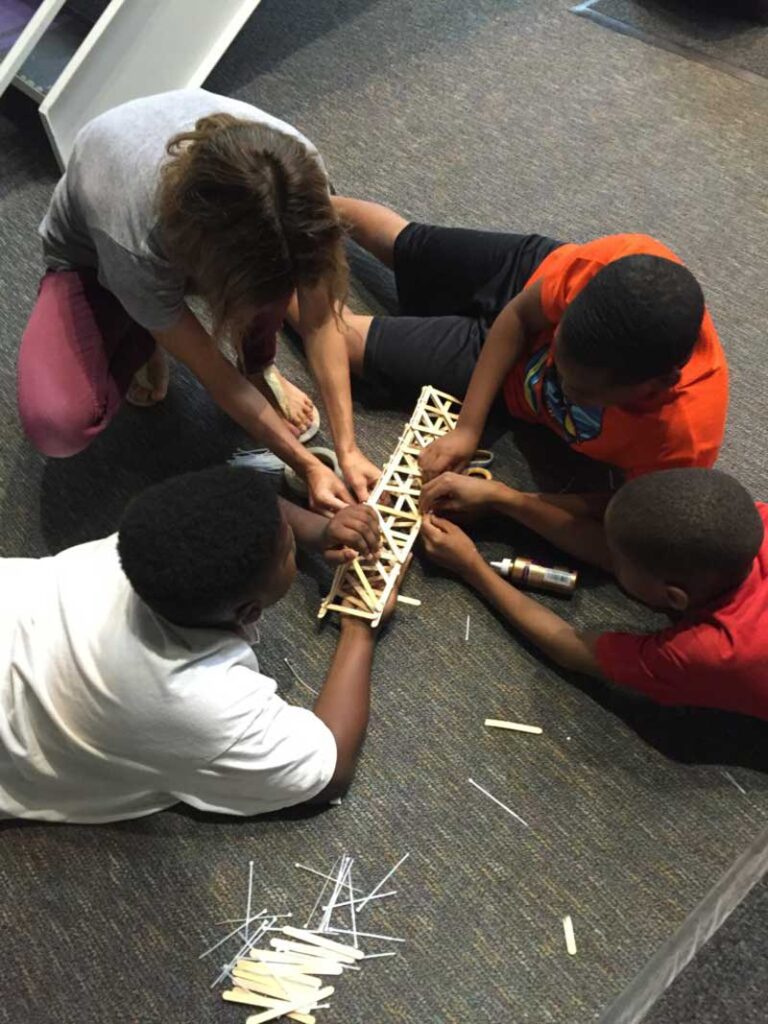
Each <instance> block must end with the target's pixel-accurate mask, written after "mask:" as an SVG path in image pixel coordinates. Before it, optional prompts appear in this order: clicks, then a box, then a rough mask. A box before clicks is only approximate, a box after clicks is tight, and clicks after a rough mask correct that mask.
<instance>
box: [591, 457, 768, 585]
mask: <svg viewBox="0 0 768 1024" xmlns="http://www.w3.org/2000/svg"><path fill="white" fill-rule="evenodd" d="M605 528H606V533H607V536H608V539H609V541H610V542H611V543H612V544H613V545H614V546H615V547H616V548H617V549H618V550H619V551H620V552H621V553H622V554H623V555H624V556H625V557H626V558H628V559H630V560H631V561H632V562H634V563H635V564H636V565H638V566H640V567H642V568H644V569H646V570H647V571H648V572H650V573H652V574H653V575H655V576H657V577H658V578H659V579H664V580H667V581H668V582H671V583H676V584H678V585H683V586H685V585H686V584H690V583H691V582H692V581H694V580H696V579H697V578H699V577H700V576H701V575H702V574H703V573H706V574H711V575H714V577H715V580H716V583H715V587H714V591H713V592H717V591H718V590H721V591H725V590H728V589H730V588H731V587H735V586H737V585H738V584H739V583H741V582H742V581H743V580H744V578H745V577H746V575H747V573H748V572H749V570H750V567H751V565H752V562H753V560H754V558H755V555H756V554H757V553H758V551H759V550H760V545H761V544H762V542H763V532H764V531H763V521H762V519H761V518H760V513H759V512H758V510H757V508H756V506H755V503H754V501H753V500H752V498H751V496H750V495H749V493H748V491H746V490H745V488H744V487H742V485H741V484H740V483H739V482H738V481H737V480H734V478H733V477H731V476H728V474H727V473H723V472H721V471H720V470H717V469H666V470H661V471H659V472H657V473H649V474H648V475H647V476H641V477H638V478H637V479H635V480H630V482H629V483H627V484H624V486H623V487H622V488H621V489H620V490H619V491H617V492H616V494H615V495H614V497H613V498H612V500H611V502H610V504H609V506H608V509H607V511H606V517H605Z"/></svg>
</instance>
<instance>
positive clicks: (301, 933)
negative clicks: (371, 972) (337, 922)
mask: <svg viewBox="0 0 768 1024" xmlns="http://www.w3.org/2000/svg"><path fill="white" fill-rule="evenodd" d="M282 931H283V934H284V935H289V936H290V937H291V938H292V939H301V940H302V941H303V942H309V943H311V944H312V945H315V946H318V947H319V950H320V953H322V951H323V950H331V951H332V952H333V953H335V954H337V955H339V954H340V955H341V956H342V957H343V958H344V960H346V959H347V958H348V957H351V958H352V959H353V960H362V959H363V957H364V956H365V953H363V951H362V950H361V949H355V947H354V946H345V945H344V944H343V943H341V942H334V941H333V940H332V939H326V938H325V937H324V936H322V935H316V934H315V932H308V931H305V929H303V928H292V927H291V926H290V925H286V927H285V928H283V929H282ZM350 934H351V933H350ZM320 953H318V955H320Z"/></svg>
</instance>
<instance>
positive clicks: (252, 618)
mask: <svg viewBox="0 0 768 1024" xmlns="http://www.w3.org/2000/svg"><path fill="white" fill-rule="evenodd" d="M261 611H262V609H261V605H260V604H259V602H258V601H248V602H247V603H246V604H241V605H240V607H239V608H238V609H237V612H236V615H237V621H238V623H239V625H241V626H247V625H248V623H250V622H256V621H257V619H259V618H261Z"/></svg>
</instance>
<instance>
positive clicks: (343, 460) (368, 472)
mask: <svg viewBox="0 0 768 1024" xmlns="http://www.w3.org/2000/svg"><path fill="white" fill-rule="evenodd" d="M339 465H340V466H341V471H342V473H343V474H344V479H345V480H346V481H347V483H348V484H349V486H350V489H351V491H352V493H353V494H354V496H355V497H356V498H357V500H358V501H365V500H366V499H367V498H368V495H369V494H370V493H371V490H372V488H373V486H374V484H375V483H376V481H377V480H378V479H379V477H380V476H381V470H380V469H378V468H377V467H376V466H374V464H373V463H372V462H370V461H369V460H368V459H367V458H366V457H365V456H364V455H363V453H362V452H361V451H360V449H359V448H352V449H351V450H350V451H349V452H347V453H346V454H344V455H340V456H339Z"/></svg>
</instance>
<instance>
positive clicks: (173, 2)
mask: <svg viewBox="0 0 768 1024" xmlns="http://www.w3.org/2000/svg"><path fill="white" fill-rule="evenodd" d="M64 2H65V0H43V3H42V4H41V5H40V7H39V9H38V10H37V11H36V13H35V14H34V15H33V17H32V19H31V21H30V22H29V24H28V25H27V28H26V29H25V30H24V32H23V33H22V36H21V37H19V39H18V40H17V42H16V43H15V44H14V46H13V47H12V49H11V51H10V52H9V53H8V54H7V55H6V57H5V59H4V60H3V61H2V63H0V93H1V92H2V91H3V87H4V85H3V83H5V85H7V84H8V83H9V82H10V81H11V80H13V79H14V76H17V77H16V84H17V85H18V87H19V88H21V89H22V90H23V91H25V92H27V93H28V94H29V95H31V96H32V97H33V98H34V99H35V100H36V101H37V102H39V103H40V117H41V118H42V121H43V124H44V126H45V129H46V131H47V133H48V137H49V139H50V141H51V145H52V146H53V149H54V152H55V153H56V157H57V159H58V160H59V163H60V164H61V165H62V167H64V166H65V165H66V162H67V160H68V158H69V154H70V153H71V151H72V145H73V143H74V140H75V136H76V135H77V133H78V131H79V130H80V129H81V128H82V126H83V125H84V124H86V122H88V121H90V120H91V119H92V118H94V117H96V116H97V115H98V114H102V113H103V112H104V111H105V110H109V109H110V108H112V107H115V106H117V105H118V104H120V103H125V102H127V101H128V100H132V99H137V98H138V97H140V96H150V95H152V94H153V93H157V92H165V91H166V90H169V89H182V88H194V87H196V86H200V85H202V84H203V82H204V81H205V79H206V78H207V77H208V75H209V74H210V72H211V71H212V70H213V68H214V67H215V66H216V64H217V63H218V61H219V60H220V59H221V57H222V56H223V54H224V52H225V50H226V49H227V47H228V46H229V45H230V44H231V42H232V41H233V39H234V38H235V36H236V35H237V34H238V32H239V31H240V29H241V28H242V27H243V25H244V24H245V22H246V21H247V20H248V18H249V17H250V15H251V14H252V13H253V12H254V11H255V9H256V7H258V5H259V0H111V2H110V3H109V5H108V6H107V7H106V9H105V10H104V12H103V13H102V14H101V16H100V17H99V19H98V21H97V22H96V24H95V25H94V26H93V27H92V28H91V30H90V31H89V32H88V33H87V35H86V36H85V39H84V40H83V41H82V43H81V44H80V45H79V46H78V45H77V41H78V40H77V33H76V31H75V30H74V29H73V26H74V24H75V22H74V21H72V22H71V24H70V27H69V29H67V27H66V24H67V23H66V22H65V20H62V23H61V26H58V33H59V35H58V39H56V38H54V36H53V35H52V36H51V38H50V39H49V40H47V42H46V41H45V40H44V34H45V33H46V31H47V30H49V28H50V26H51V24H52V22H53V19H54V17H55V16H56V14H57V13H58V12H59V10H60V9H61V8H62V6H63V5H64ZM56 30H57V27H54V29H51V32H52V33H55V32H56ZM44 45H45V47H46V48H47V49H48V51H51V52H52V51H53V50H55V49H56V46H58V47H59V50H58V52H59V53H62V52H63V54H64V56H63V63H64V67H63V70H62V71H61V73H60V74H59V75H58V77H56V80H55V82H54V83H53V84H52V85H50V88H49V83H48V82H47V81H41V82H36V81H34V77H32V78H30V76H29V75H25V76H24V77H23V78H21V77H18V75H17V73H18V72H19V70H20V68H21V67H22V65H23V64H24V62H25V60H27V59H28V58H29V55H30V54H31V53H32V52H33V50H34V48H35V47H36V46H38V47H39V48H40V51H39V52H40V54H41V55H42V56H43V57H44V56H45V53H44V51H43V47H44ZM62 46H63V50H62ZM67 47H69V48H74V47H76V49H75V50H74V53H73V54H72V55H71V58H70V59H68V60H67ZM58 59H60V57H59V56H56V57H54V58H53V59H51V60H48V61H45V62H43V63H45V65H46V66H48V67H54V66H55V63H56V60H58ZM26 70H27V69H26V68H25V71H26ZM41 77H44V76H41Z"/></svg>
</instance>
